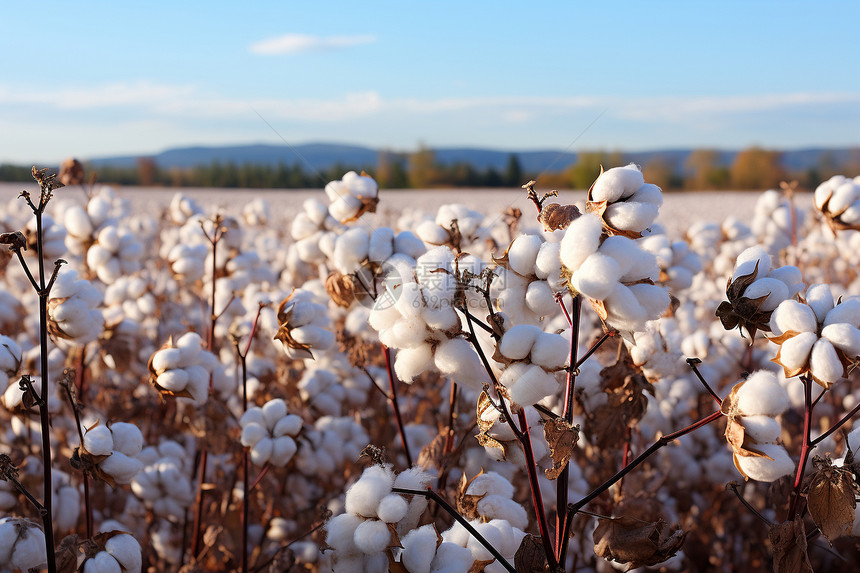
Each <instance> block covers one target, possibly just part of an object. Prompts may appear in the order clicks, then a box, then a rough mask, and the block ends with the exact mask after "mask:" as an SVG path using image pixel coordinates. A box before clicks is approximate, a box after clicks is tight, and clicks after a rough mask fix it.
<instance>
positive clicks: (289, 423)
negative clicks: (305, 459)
mask: <svg viewBox="0 0 860 573" xmlns="http://www.w3.org/2000/svg"><path fill="white" fill-rule="evenodd" d="M239 425H240V426H241V427H242V439H241V441H242V445H243V446H245V447H248V448H250V449H251V461H253V462H254V463H255V464H257V465H263V464H265V463H270V464H271V465H273V466H275V467H284V466H285V465H286V464H287V462H289V461H290V460H291V459H292V457H293V455H294V454H295V453H296V450H297V449H298V448H297V446H296V442H295V440H294V439H293V438H294V437H295V436H296V435H297V434H298V433H299V432H300V431H301V428H302V419H301V418H300V417H299V416H296V415H295V414H288V413H287V404H286V402H284V401H283V400H282V399H280V398H276V399H274V400H270V401H269V402H266V404H264V405H263V407H262V408H260V407H254V408H249V409H248V410H247V411H246V412H245V413H244V414H243V415H242V417H241V418H240V420H239Z"/></svg>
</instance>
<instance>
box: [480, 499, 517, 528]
mask: <svg viewBox="0 0 860 573" xmlns="http://www.w3.org/2000/svg"><path fill="white" fill-rule="evenodd" d="M477 510H478V512H479V513H480V514H481V515H482V516H484V517H486V518H490V519H504V520H505V521H507V522H509V523H510V524H511V525H513V526H514V527H516V528H518V529H525V528H526V527H527V526H528V524H529V517H528V514H527V513H526V510H525V508H524V507H523V506H522V505H520V504H519V503H517V502H515V501H514V500H512V499H511V498H510V497H506V496H502V495H498V494H491V495H487V496H486V497H484V498H482V499H480V500H479V501H478V504H477Z"/></svg>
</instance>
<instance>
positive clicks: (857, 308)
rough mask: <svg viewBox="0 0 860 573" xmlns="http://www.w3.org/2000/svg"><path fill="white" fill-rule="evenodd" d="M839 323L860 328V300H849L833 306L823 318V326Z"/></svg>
mask: <svg viewBox="0 0 860 573" xmlns="http://www.w3.org/2000/svg"><path fill="white" fill-rule="evenodd" d="M840 322H844V323H847V324H850V325H852V326H857V327H860V299H858V298H849V299H846V300H843V301H842V302H840V303H839V304H837V305H836V306H834V307H833V310H831V311H830V312H828V313H827V316H825V317H824V323H823V325H824V326H825V327H827V326H830V325H831V324H837V323H840Z"/></svg>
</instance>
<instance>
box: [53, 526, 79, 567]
mask: <svg viewBox="0 0 860 573" xmlns="http://www.w3.org/2000/svg"><path fill="white" fill-rule="evenodd" d="M80 545H81V543H80V539H78V536H77V535H67V536H65V537H64V538H63V540H62V541H60V544H59V545H58V546H57V550H56V559H57V573H75V571H77V570H78V556H79V555H80Z"/></svg>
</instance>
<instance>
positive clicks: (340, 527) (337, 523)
mask: <svg viewBox="0 0 860 573" xmlns="http://www.w3.org/2000/svg"><path fill="white" fill-rule="evenodd" d="M363 522H364V520H363V519H362V518H360V517H359V516H357V515H355V514H353V513H342V514H340V515H336V516H334V517H333V518H331V519H330V520H329V522H328V523H327V524H326V537H325V542H326V544H327V545H329V546H330V547H332V548H333V549H334V550H335V551H338V552H339V553H343V554H344V555H348V554H350V553H355V552H356V551H357V550H358V548H357V547H356V546H355V540H354V539H355V530H356V528H357V527H358V525H359V524H360V523H363Z"/></svg>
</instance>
